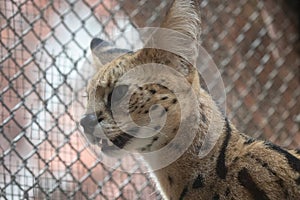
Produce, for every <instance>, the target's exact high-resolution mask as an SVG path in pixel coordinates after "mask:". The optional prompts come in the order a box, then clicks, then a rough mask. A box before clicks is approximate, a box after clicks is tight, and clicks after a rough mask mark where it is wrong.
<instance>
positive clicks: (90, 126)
mask: <svg viewBox="0 0 300 200" xmlns="http://www.w3.org/2000/svg"><path fill="white" fill-rule="evenodd" d="M97 123H98V120H97V116H96V115H95V114H93V113H92V114H85V115H83V116H82V118H81V120H80V125H81V126H82V127H83V129H84V132H85V133H88V134H92V133H93V132H94V129H95V126H96V125H97Z"/></svg>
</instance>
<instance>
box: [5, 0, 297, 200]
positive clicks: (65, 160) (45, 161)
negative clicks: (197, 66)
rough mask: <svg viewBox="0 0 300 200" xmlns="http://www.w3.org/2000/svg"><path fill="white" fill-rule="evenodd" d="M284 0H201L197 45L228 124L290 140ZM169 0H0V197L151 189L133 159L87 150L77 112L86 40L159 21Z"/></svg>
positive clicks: (121, 195) (290, 24)
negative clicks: (223, 95)
mask: <svg viewBox="0 0 300 200" xmlns="http://www.w3.org/2000/svg"><path fill="white" fill-rule="evenodd" d="M287 2H292V1H283V0H280V1H279V0H264V1H261V0H239V1H219V0H210V1H208V0H202V1H201V11H202V26H203V36H202V39H203V41H202V45H203V46H204V48H205V49H206V50H207V51H208V52H209V53H210V55H212V57H213V60H214V61H215V63H216V64H217V66H218V67H219V70H220V72H221V74H222V77H223V80H224V83H225V86H226V90H227V91H226V92H227V113H228V115H229V118H230V119H232V120H233V122H234V124H236V125H237V127H238V128H239V129H240V130H241V131H244V132H246V133H247V134H249V135H252V136H254V137H260V138H265V139H268V140H271V141H272V142H275V143H277V144H280V145H282V146H285V147H290V148H296V147H299V146H300V133H299V126H300V105H299V102H300V87H299V81H300V71H299V70H300V69H299V66H300V57H299V45H298V29H297V28H298V27H297V25H298V24H297V23H298V16H296V14H295V13H294V12H293V9H292V8H295V7H296V6H298V8H299V3H297V1H295V4H294V5H293V6H292V8H291V7H289V5H288V3H287ZM170 3H171V2H170V1H167V0H161V1H159V0H151V1H150V0H119V1H115V0H62V1H46V0H12V1H7V0H0V34H1V40H0V74H1V75H0V108H1V113H0V130H1V132H0V133H1V134H0V199H9V200H13V199H16V200H18V199H161V197H160V196H159V194H158V193H157V191H156V190H155V187H154V185H153V183H152V182H151V180H150V179H149V177H148V174H144V173H140V172H142V169H143V167H144V166H143V164H142V163H140V162H139V160H137V159H135V158H134V157H132V158H129V159H127V160H121V161H119V162H117V163H115V167H114V168H113V169H111V168H108V167H107V166H105V165H103V164H102V163H101V162H99V161H98V160H97V159H95V157H94V156H93V155H92V154H91V153H90V152H89V150H88V149H86V148H85V144H84V141H83V140H82V139H81V132H82V129H81V128H80V127H79V126H78V121H79V118H80V115H81V114H82V113H83V112H84V103H85V99H84V98H83V97H82V95H83V94H84V90H85V86H86V84H87V82H88V80H89V78H90V77H91V76H92V74H93V70H92V69H91V67H87V66H90V65H91V59H90V56H89V55H90V52H89V42H90V40H91V39H92V38H93V37H101V38H106V39H108V40H112V38H115V41H114V42H118V41H119V42H123V43H126V42H127V43H130V38H128V37H127V36H126V35H125V34H123V33H124V31H126V30H128V29H134V28H135V27H143V26H157V25H159V23H160V22H161V19H162V18H163V17H162V16H163V15H164V13H165V12H166V10H167V8H168V7H169V5H170ZM292 3H293V2H292ZM299 9H300V8H299ZM299 9H298V10H297V9H295V10H296V11H299ZM112 36H114V37H112ZM124 167H126V168H127V169H128V167H129V168H130V169H131V171H132V173H126V172H122V169H123V168H124Z"/></svg>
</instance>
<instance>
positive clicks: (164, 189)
mask: <svg viewBox="0 0 300 200" xmlns="http://www.w3.org/2000/svg"><path fill="white" fill-rule="evenodd" d="M198 6H199V5H198V3H197V1H196V0H195V1H193V0H175V2H174V3H173V5H172V7H171V9H170V11H169V12H168V14H167V16H166V19H165V20H164V22H163V23H162V27H163V28H168V29H172V30H175V31H178V32H180V33H182V34H183V35H185V36H187V37H189V38H190V39H191V40H193V41H195V44H194V46H193V44H191V45H192V48H191V46H185V45H182V46H180V48H181V49H180V50H181V51H182V52H187V54H188V55H189V56H190V57H191V58H193V57H195V56H196V55H193V54H195V53H196V51H194V49H197V48H198V46H197V42H198V40H199V38H200V37H199V36H200V32H201V31H200V17H199V13H198V10H199V8H198ZM170 37H172V36H170ZM166 38H168V37H166ZM168 39H170V38H168ZM100 42H101V41H100V40H99V39H94V40H93V42H92V44H91V49H92V51H93V54H94V57H95V60H99V59H100V58H101V55H102V53H103V51H100V50H99V49H98V45H97V43H100ZM174 43H175V44H176V42H174ZM122 52H123V51H122ZM194 61H195V60H194ZM195 62H196V61H195ZM195 62H194V63H195ZM99 63H100V62H98V61H96V64H97V65H100V64H99ZM103 63H104V66H102V67H100V66H99V70H98V71H97V73H96V74H95V76H94V77H93V78H92V79H91V80H90V82H89V85H88V87H87V93H88V97H89V98H88V103H87V111H86V115H85V116H84V117H83V118H82V120H81V124H82V125H83V127H84V129H85V132H86V135H87V137H88V138H89V140H90V141H91V142H93V143H96V144H97V143H98V142H99V141H100V138H101V137H100V136H99V135H97V129H98V127H97V126H95V125H96V124H97V123H100V125H101V128H102V129H103V132H104V134H105V136H106V137H108V138H109V140H110V141H112V142H113V143H114V144H115V145H116V146H118V147H119V148H121V149H125V150H128V151H137V152H141V153H142V152H149V151H154V150H157V149H160V148H161V147H164V146H165V145H166V144H168V143H169V142H170V141H171V140H172V138H174V137H175V134H176V132H177V131H178V128H179V122H180V109H181V107H180V105H179V102H178V99H177V98H176V96H175V95H174V93H173V91H172V90H170V89H169V88H167V87H165V86H164V85H163V83H165V82H171V83H172V81H173V80H171V79H172V76H170V79H166V80H160V79H159V73H158V74H157V77H158V83H153V84H146V85H142V84H140V85H139V84H136V85H130V88H131V90H133V91H134V92H133V93H132V95H131V97H130V101H129V107H128V108H129V113H130V115H131V117H132V119H133V121H134V122H135V123H136V124H138V125H140V126H144V125H147V124H149V122H150V117H149V112H150V113H151V112H152V111H160V112H157V115H156V117H157V118H162V117H165V116H166V117H167V118H166V123H165V125H164V126H163V127H161V126H154V127H153V130H154V131H157V134H155V135H153V136H151V137H148V138H136V137H133V136H132V135H129V134H126V133H124V132H123V131H121V130H120V128H119V127H118V126H117V124H116V122H115V121H114V118H113V117H112V113H111V106H112V104H113V102H111V96H112V91H113V90H114V89H115V90H117V91H118V95H119V96H122V93H123V90H124V88H125V90H126V87H123V89H122V87H121V86H119V85H118V79H119V78H120V77H121V76H122V75H123V74H125V73H126V72H128V71H129V70H132V69H133V70H134V69H135V67H136V66H138V65H142V64H147V63H159V64H164V65H168V66H170V67H173V68H174V69H176V70H179V71H180V70H181V68H182V69H183V68H184V70H182V71H184V73H183V76H184V77H185V78H186V80H187V81H188V82H189V83H190V84H191V87H192V88H193V90H194V91H196V92H195V94H196V96H197V97H198V98H197V105H196V108H197V109H196V113H197V115H195V116H194V117H195V118H191V119H193V120H194V122H195V123H196V124H197V134H196V136H195V138H194V139H193V141H192V144H191V145H190V146H189V147H188V149H187V150H186V151H185V152H184V153H183V155H182V156H181V157H180V158H179V159H177V160H175V161H174V162H173V163H171V164H170V165H168V166H166V167H164V168H162V169H159V170H157V171H154V172H153V174H154V178H155V180H156V182H157V187H158V188H159V190H160V192H161V194H162V196H163V197H164V199H172V200H177V199H192V200H193V199H194V200H199V199H205V200H206V199H214V200H217V199H245V200H246V199H272V200H275V199H299V198H300V155H299V151H289V150H285V149H282V148H280V147H279V146H276V145H274V144H271V143H269V142H264V141H259V140H255V139H253V138H250V137H248V136H246V135H244V134H243V133H240V132H239V131H238V130H237V129H236V128H235V127H234V126H233V125H232V124H231V123H230V121H229V120H228V119H227V118H226V117H225V116H223V115H222V113H221V112H220V111H219V109H218V107H217V106H216V104H215V102H214V101H213V100H212V98H211V96H210V95H209V94H208V93H207V92H206V91H205V90H203V89H202V88H200V84H199V76H198V73H197V71H196V70H195V68H194V67H193V64H194V63H193V62H186V60H185V58H184V57H182V56H179V55H176V54H173V53H170V52H167V51H164V50H159V49H153V48H147V49H142V50H139V51H137V52H129V53H127V54H125V55H122V56H120V57H118V58H115V59H111V60H109V61H105V62H102V64H103ZM105 63H106V64H105ZM145 73H155V72H153V71H152V72H150V71H147V70H146V71H145ZM128 84H130V80H129V82H128ZM116 88H117V89H116ZM158 105H159V106H158ZM185 106H188V105H185ZM162 108H163V109H162ZM211 123H215V124H220V125H222V127H223V129H222V131H220V132H219V133H218V134H219V135H220V136H219V138H218V140H217V141H216V144H215V146H214V147H213V149H212V150H211V151H210V152H209V153H208V155H206V156H205V157H204V158H200V157H199V149H200V148H201V146H202V145H203V138H204V136H206V135H207V134H208V127H209V124H211ZM185 131H186V133H188V132H189V131H190V130H185ZM130 132H132V133H134V134H140V129H139V128H135V129H132V130H130ZM214 134H215V133H214ZM170 148H172V149H173V150H174V151H179V150H180V149H181V148H182V144H180V143H174V144H172V146H171V147H170ZM103 151H105V153H106V154H107V155H113V151H114V149H113V148H110V147H107V148H103ZM169 156H171V155H169ZM146 161H147V160H146ZM150 167H151V166H150Z"/></svg>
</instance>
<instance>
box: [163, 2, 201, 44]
mask: <svg viewBox="0 0 300 200" xmlns="http://www.w3.org/2000/svg"><path fill="white" fill-rule="evenodd" d="M200 23H201V19H200V5H199V0H175V1H174V2H173V4H172V6H171V8H170V10H169V11H168V13H167V15H166V17H165V20H164V21H163V23H162V25H161V27H162V28H167V29H172V30H175V31H178V32H180V33H182V34H183V35H186V36H188V37H189V38H191V39H192V40H196V41H199V38H200V34H201V27H200Z"/></svg>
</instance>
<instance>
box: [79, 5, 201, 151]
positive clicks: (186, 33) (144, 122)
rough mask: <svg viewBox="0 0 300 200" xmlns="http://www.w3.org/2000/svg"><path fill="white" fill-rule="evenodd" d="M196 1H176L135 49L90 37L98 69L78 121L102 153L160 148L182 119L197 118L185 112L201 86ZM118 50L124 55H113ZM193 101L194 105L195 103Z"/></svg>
mask: <svg viewBox="0 0 300 200" xmlns="http://www.w3.org/2000/svg"><path fill="white" fill-rule="evenodd" d="M195 2H196V1H192V0H176V1H175V2H174V3H173V5H172V6H171V8H170V10H169V12H168V14H167V16H166V18H165V20H164V21H163V23H162V25H161V27H160V28H162V29H163V31H162V32H159V31H157V32H154V33H153V35H152V38H151V39H148V40H147V41H148V42H147V44H146V47H145V48H143V49H140V50H138V51H136V52H126V51H125V50H121V49H110V48H109V45H108V43H107V42H105V41H103V40H101V39H98V38H95V39H93V40H92V42H91V45H90V47H91V50H92V53H93V56H94V60H95V64H96V65H97V68H98V71H97V73H96V74H95V76H94V77H93V78H92V80H90V82H89V84H88V87H87V95H88V101H87V109H86V113H85V115H84V116H83V117H82V119H81V121H80V123H81V125H82V126H83V128H84V132H85V134H86V136H87V138H88V139H89V141H90V142H91V143H94V144H100V146H101V147H102V150H103V151H104V152H105V153H107V154H111V153H112V152H114V151H116V150H117V149H124V150H128V151H137V152H149V151H153V150H157V149H160V148H162V147H163V146H165V145H166V144H168V143H169V142H170V141H171V140H172V139H173V138H174V137H175V135H176V133H177V132H178V130H179V128H180V125H181V124H182V120H187V118H189V117H195V116H192V115H189V112H190V109H191V106H190V105H188V104H189V103H191V101H190V100H191V99H193V98H192V96H193V95H195V92H194V91H196V90H199V78H198V73H197V70H196V69H195V68H194V66H193V64H194V63H195V62H196V61H195V58H196V56H197V55H196V54H197V48H198V40H199V35H200V17H199V14H198V11H197V10H198V9H199V8H198V5H197V4H196V3H195ZM157 30H158V29H157ZM155 45H160V46H164V45H165V46H167V47H168V48H170V47H171V48H173V49H172V50H171V51H172V52H170V51H168V50H166V49H163V48H155V47H156V46H155ZM117 54H122V55H121V56H117V58H115V59H113V57H116V55H117ZM111 55H113V56H111ZM196 93H197V92H196ZM192 104H193V105H194V107H197V102H195V101H194V102H192Z"/></svg>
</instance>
